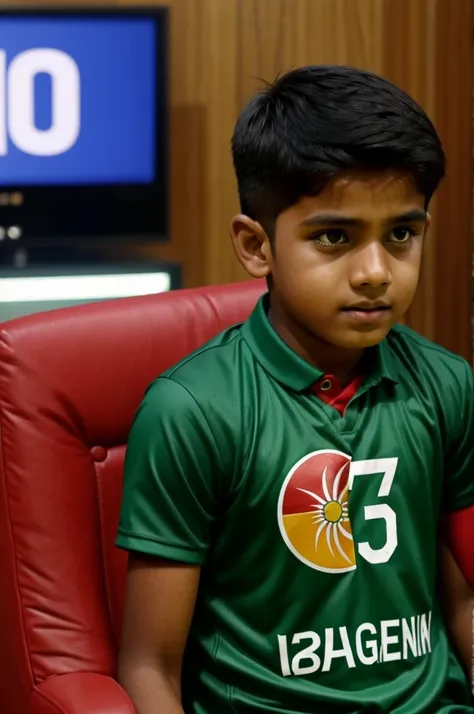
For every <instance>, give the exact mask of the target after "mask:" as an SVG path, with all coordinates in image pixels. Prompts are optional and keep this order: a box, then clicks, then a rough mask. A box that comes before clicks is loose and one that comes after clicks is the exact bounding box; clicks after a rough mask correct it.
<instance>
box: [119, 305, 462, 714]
mask: <svg viewBox="0 0 474 714" xmlns="http://www.w3.org/2000/svg"><path fill="white" fill-rule="evenodd" d="M267 300H268V298H267V297H264V298H263V299H261V300H260V301H259V303H258V305H257V307H256V309H255V310H254V312H253V314H252V315H251V317H250V318H249V320H248V321H247V322H246V323H244V324H243V325H237V326H235V327H232V328H230V329H228V330H226V331H225V332H223V333H221V334H220V335H219V336H217V337H216V338H215V339H214V340H212V341H211V342H209V343H208V344H206V345H205V346H204V347H202V348H201V349H200V350H198V351H197V352H195V353H193V354H192V355H191V356H189V357H188V358H186V359H184V360H183V361H182V362H180V363H179V364H178V365H177V366H175V367H173V368H172V369H170V370H169V371H168V372H166V373H165V374H164V375H162V376H161V377H160V378H159V379H157V380H156V381H155V382H154V383H153V384H152V385H151V387H150V388H149V389H148V392H147V394H146V396H145V399H144V401H143V403H142V405H141V408H140V410H139V412H138V414H137V417H136V420H135V423H134V426H133V429H132V432H131V436H130V441H129V446H128V451H127V458H126V468H125V484H124V496H123V506H122V512H121V520H120V527H119V535H118V545H119V546H120V547H122V548H125V549H127V550H131V551H136V552H140V553H147V554H151V555H155V556H158V557H160V558H166V559H170V560H174V561H179V562H183V563H189V564H196V565H200V566H202V576H201V582H200V588H199V593H198V599H197V604H196V610H195V615H194V619H193V623H192V626H191V630H190V634H189V640H188V644H187V648H186V653H185V658H184V668H183V706H184V710H185V712H186V714H237V712H238V713H239V714H244V713H245V714H261V713H262V712H274V713H276V712H279V713H282V712H283V713H284V714H296V713H298V714H304V713H306V712H307V713H308V714H309V713H311V714H317V713H319V712H321V713H322V714H326V713H328V714H329V712H339V713H341V714H342V713H347V714H349V713H350V714H362V712H368V711H369V709H370V711H371V712H372V711H373V712H380V713H381V714H382V713H383V714H415V713H416V714H428V713H433V714H434V713H435V712H436V713H437V714H438V713H439V712H443V713H445V714H448V712H449V713H451V712H453V713H454V712H457V713H460V712H468V711H472V709H470V708H469V707H468V699H469V691H468V686H467V682H466V679H465V677H464V674H463V673H462V671H461V668H460V666H459V664H458V662H457V661H456V659H455V657H454V655H453V653H452V651H451V649H450V646H449V644H448V639H447V636H446V633H445V630H444V626H443V623H442V619H441V616H440V613H439V609H438V604H437V601H436V591H435V575H436V552H437V529H438V523H439V517H440V512H441V511H446V510H453V509H462V508H465V507H468V506H471V505H472V504H474V479H473V474H474V468H473V467H474V459H473V453H474V451H473V444H474V411H473V404H474V400H473V375H472V370H471V368H470V366H469V365H468V364H467V362H465V361H464V360H463V359H461V358H460V357H458V356H455V355H453V354H451V353H449V352H447V351H446V350H444V349H442V348H440V347H438V346H436V345H434V344H432V343H431V342H428V341H427V340H425V339H424V338H422V337H420V336H419V335H417V334H416V333H414V332H413V331H411V330H410V329H408V328H406V327H403V326H397V327H395V328H393V330H392V331H391V332H390V333H389V335H388V336H387V338H386V339H385V340H384V342H383V343H382V344H381V345H379V346H378V347H376V348H373V349H371V350H369V351H368V352H367V360H368V364H370V370H369V372H368V375H367V377H366V379H365V380H364V381H363V383H362V385H361V386H360V388H359V390H358V392H357V393H356V395H355V396H354V397H353V398H352V400H351V401H350V403H349V405H348V406H347V408H346V410H345V412H344V415H343V416H341V414H340V413H339V412H338V411H336V410H335V409H334V408H333V407H331V406H329V405H328V404H326V403H324V402H323V401H321V400H320V399H318V397H317V396H316V395H315V394H314V391H313V389H312V387H313V385H314V384H315V383H316V382H317V381H318V380H320V379H321V377H322V376H323V375H322V373H321V372H319V371H318V370H317V369H315V368H314V367H312V366H311V365H309V364H308V363H306V362H305V361H304V360H303V359H301V358H300V357H299V356H298V355H296V354H295V353H294V352H293V351H292V350H291V349H290V348H289V347H288V346H287V345H286V344H285V343H284V342H283V341H282V340H281V338H280V337H279V336H278V335H277V334H276V332H275V331H274V330H273V328H272V327H271V325H270V323H269V321H268V318H267ZM375 703H376V704H375ZM454 703H456V704H458V705H459V706H458V707H457V708H454V707H453V704H454Z"/></svg>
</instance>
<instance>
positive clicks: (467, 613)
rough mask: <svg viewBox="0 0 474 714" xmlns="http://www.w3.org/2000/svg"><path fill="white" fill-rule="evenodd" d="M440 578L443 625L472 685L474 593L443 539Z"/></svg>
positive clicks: (473, 682) (473, 673)
mask: <svg viewBox="0 0 474 714" xmlns="http://www.w3.org/2000/svg"><path fill="white" fill-rule="evenodd" d="M440 578H441V596H442V605H443V610H444V616H445V620H446V625H447V627H448V631H449V632H450V634H451V636H452V638H453V641H454V644H455V646H456V649H457V651H458V654H459V657H460V659H461V662H462V664H463V665H464V667H465V670H466V672H467V673H468V675H469V677H470V679H471V684H472V685H473V686H474V681H472V678H473V675H474V671H473V647H474V631H473V626H474V593H473V591H472V590H471V588H470V586H469V585H468V584H467V582H466V579H465V578H464V576H463V574H462V572H461V570H460V568H459V566H458V564H457V563H456V561H455V559H454V557H453V555H452V553H451V551H450V550H449V548H448V547H447V545H446V544H445V543H444V542H442V543H441V547H440Z"/></svg>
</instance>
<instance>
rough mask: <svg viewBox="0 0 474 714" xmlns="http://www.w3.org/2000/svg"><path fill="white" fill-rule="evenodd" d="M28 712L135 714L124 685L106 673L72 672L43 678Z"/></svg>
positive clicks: (35, 691) (47, 713)
mask: <svg viewBox="0 0 474 714" xmlns="http://www.w3.org/2000/svg"><path fill="white" fill-rule="evenodd" d="M28 714H136V711H135V708H134V706H133V704H132V702H131V701H130V699H129V698H128V696H127V695H126V694H125V692H124V690H123V689H122V687H121V686H120V685H119V684H118V683H117V682H116V681H115V680H114V679H112V678H111V677H107V676H106V675H105V674H94V673H92V672H71V673H69V674H60V675H58V676H57V677H50V678H49V679H46V680H45V681H44V682H41V684H39V685H38V686H37V687H35V689H34V690H33V693H32V695H31V698H30V703H29V707H28Z"/></svg>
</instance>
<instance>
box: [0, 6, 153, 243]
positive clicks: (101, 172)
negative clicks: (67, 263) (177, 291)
mask: <svg viewBox="0 0 474 714" xmlns="http://www.w3.org/2000/svg"><path fill="white" fill-rule="evenodd" d="M166 17H167V13H166V11H165V10H164V9H152V8H151V9H148V10H142V11H134V12H130V11H128V10H127V11H124V12H117V11H106V10H103V11H97V10H94V11H88V10H83V11H71V12H68V11H66V10H65V11H59V10H51V11H39V10H38V11H36V10H35V11H29V12H25V11H21V13H20V12H19V11H17V12H16V13H15V12H13V11H0V238H1V237H2V229H3V231H4V235H5V237H6V238H8V237H12V235H13V239H14V240H22V241H23V242H25V241H26V242H28V241H31V240H38V239H42V240H43V241H45V242H48V241H53V242H55V241H64V240H65V239H67V238H68V237H74V236H76V237H83V236H93V237H94V238H98V237H100V236H113V237H117V236H119V235H123V236H126V237H130V236H147V237H153V238H159V239H166V238H167V217H166V213H167V151H166V146H167V131H166V129H167V126H166V124H167V122H166V105H167V88H166V84H167V83H166V55H167V51H166V40H167V28H166ZM12 227H14V229H17V230H13V232H12V231H11V228H12ZM18 233H19V235H18Z"/></svg>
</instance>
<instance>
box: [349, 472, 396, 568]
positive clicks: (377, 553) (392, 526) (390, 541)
mask: <svg viewBox="0 0 474 714" xmlns="http://www.w3.org/2000/svg"><path fill="white" fill-rule="evenodd" d="M397 464H398V458H392V459H367V460H366V461H351V464H350V467H349V490H351V489H352V487H353V485H354V478H355V477H356V476H374V475H375V474H380V473H383V478H382V483H381V484H380V488H379V492H378V494H377V496H378V497H379V498H383V497H384V496H388V494H389V493H390V489H391V488H392V483H393V479H394V476H395V471H396V470H397ZM364 516H365V520H366V521H374V520H381V521H385V530H386V539H385V544H384V545H383V546H382V547H381V548H372V546H371V545H370V544H369V543H368V542H367V541H365V542H363V543H359V544H358V546H357V550H358V551H359V553H360V555H361V556H362V557H363V558H364V560H367V562H368V563H373V564H374V565H377V564H378V563H387V562H388V561H389V560H390V558H391V557H392V555H393V554H394V552H395V550H396V549H397V546H398V535H397V514H396V513H395V511H394V510H393V508H390V506H389V505H387V504H386V503H379V504H377V505H376V506H364Z"/></svg>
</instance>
